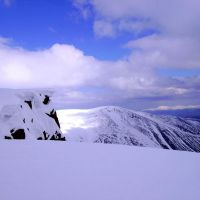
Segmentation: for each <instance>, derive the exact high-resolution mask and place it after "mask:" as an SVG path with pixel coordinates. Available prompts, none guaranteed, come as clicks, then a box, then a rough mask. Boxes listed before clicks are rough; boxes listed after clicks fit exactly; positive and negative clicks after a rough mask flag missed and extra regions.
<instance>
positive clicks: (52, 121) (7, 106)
mask: <svg viewBox="0 0 200 200" xmlns="http://www.w3.org/2000/svg"><path fill="white" fill-rule="evenodd" d="M49 93H50V92H48V91H32V90H9V89H0V139H39V140H42V139H45V140H46V139H51V140H64V139H65V138H64V137H63V136H62V134H61V131H60V128H59V126H60V124H59V121H58V118H57V114H56V111H55V110H54V109H53V107H52V104H51V101H50V94H49Z"/></svg>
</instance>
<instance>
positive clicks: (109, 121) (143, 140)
mask: <svg viewBox="0 0 200 200" xmlns="http://www.w3.org/2000/svg"><path fill="white" fill-rule="evenodd" d="M58 118H59V120H60V123H61V130H62V132H63V133H64V134H65V135H66V139H67V140H68V141H79V142H95V143H114V144H126V145H135V146H148V147H157V148H164V149H174V150H187V151H195V152H200V122H198V121H194V120H189V119H184V118H177V117H171V116H156V115H151V114H148V113H144V112H136V111H132V110H128V109H124V108H120V107H114V106H106V107H100V108H95V109H90V110H59V111H58Z"/></svg>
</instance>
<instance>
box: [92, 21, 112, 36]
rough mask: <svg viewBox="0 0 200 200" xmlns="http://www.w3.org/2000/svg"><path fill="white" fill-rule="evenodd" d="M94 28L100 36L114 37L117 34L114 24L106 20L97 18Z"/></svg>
mask: <svg viewBox="0 0 200 200" xmlns="http://www.w3.org/2000/svg"><path fill="white" fill-rule="evenodd" d="M93 29H94V32H95V34H96V35H97V36H99V37H105V36H106V37H114V36H115V34H116V33H115V29H114V26H113V24H112V23H110V22H108V21H104V20H96V21H95V22H94V26H93Z"/></svg>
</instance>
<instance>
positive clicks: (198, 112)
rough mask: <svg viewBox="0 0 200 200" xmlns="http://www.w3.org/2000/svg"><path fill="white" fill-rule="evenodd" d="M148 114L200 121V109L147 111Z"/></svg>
mask: <svg viewBox="0 0 200 200" xmlns="http://www.w3.org/2000/svg"><path fill="white" fill-rule="evenodd" d="M146 112H148V113H151V114H156V115H173V116H177V117H184V118H194V119H199V120H200V108H190V109H189V108H187V109H176V110H174V109H173V110H147V111H146Z"/></svg>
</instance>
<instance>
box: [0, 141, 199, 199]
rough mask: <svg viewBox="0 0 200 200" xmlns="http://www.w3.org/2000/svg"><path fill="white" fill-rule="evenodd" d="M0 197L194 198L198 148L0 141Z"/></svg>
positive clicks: (196, 183)
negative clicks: (187, 149) (190, 150)
mask: <svg viewBox="0 0 200 200" xmlns="http://www.w3.org/2000/svg"><path fill="white" fill-rule="evenodd" d="M0 163H1V164H0V199H1V200H15V199H16V200H18V199H19V200H55V199H58V200H67V199H69V200H134V199H136V200H152V199H153V200H188V199H192V200H199V197H200V189H199V188H200V181H199V178H200V171H199V169H200V156H199V154H197V153H192V152H181V151H167V150H162V149H160V150H159V149H155V148H154V149H151V148H138V147H129V146H125V145H105V144H86V143H70V142H68V143H67V142H53V141H49V142H45V141H34V140H29V141H28V140H25V141H19V140H13V141H9V140H1V141H0Z"/></svg>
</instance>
